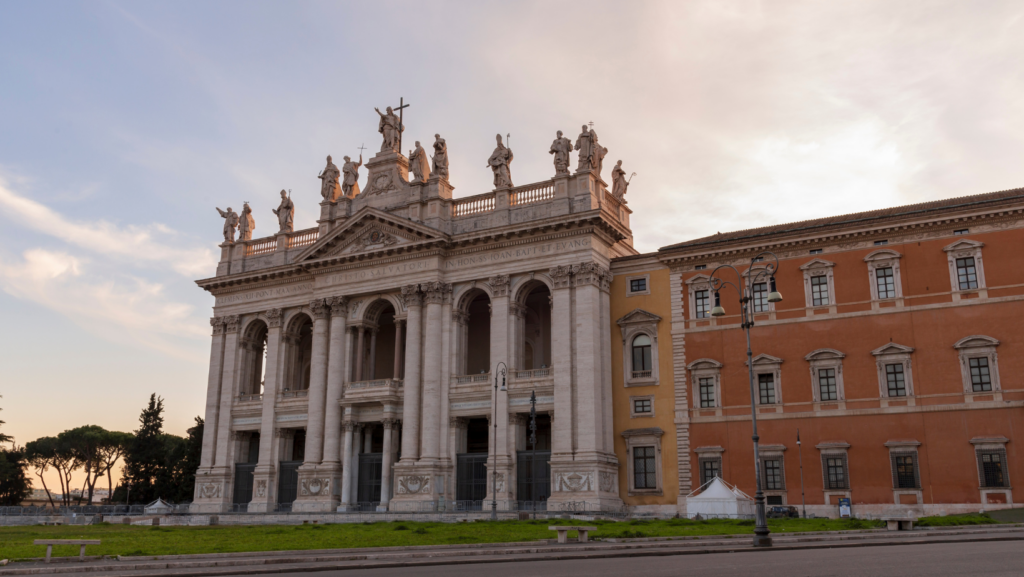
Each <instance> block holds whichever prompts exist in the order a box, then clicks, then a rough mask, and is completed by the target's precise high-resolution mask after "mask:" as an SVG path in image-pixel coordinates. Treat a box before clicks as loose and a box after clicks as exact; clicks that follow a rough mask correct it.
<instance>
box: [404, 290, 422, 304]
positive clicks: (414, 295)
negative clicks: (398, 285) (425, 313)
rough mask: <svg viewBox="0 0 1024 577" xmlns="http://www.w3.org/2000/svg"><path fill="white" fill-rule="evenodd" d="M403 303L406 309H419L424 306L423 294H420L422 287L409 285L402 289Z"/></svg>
mask: <svg viewBox="0 0 1024 577" xmlns="http://www.w3.org/2000/svg"><path fill="white" fill-rule="evenodd" d="M402 302H403V303H404V304H405V308H410V307H418V306H420V305H422V304H423V293H421V292H420V285H418V284H407V285H405V286H403V287H402Z"/></svg>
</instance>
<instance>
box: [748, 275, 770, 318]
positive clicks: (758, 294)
mask: <svg viewBox="0 0 1024 577" xmlns="http://www.w3.org/2000/svg"><path fill="white" fill-rule="evenodd" d="M750 302H751V303H752V307H753V310H754V312H755V313H766V312H768V309H769V305H770V304H771V303H769V302H768V283H767V282H756V283H754V285H753V291H752V294H751V295H750Z"/></svg>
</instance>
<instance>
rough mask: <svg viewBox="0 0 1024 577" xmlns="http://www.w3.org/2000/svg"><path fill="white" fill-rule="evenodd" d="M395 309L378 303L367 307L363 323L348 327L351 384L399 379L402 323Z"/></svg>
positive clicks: (389, 304)
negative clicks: (350, 330)
mask: <svg viewBox="0 0 1024 577" xmlns="http://www.w3.org/2000/svg"><path fill="white" fill-rule="evenodd" d="M395 317H396V312H395V307H394V305H392V304H391V303H390V302H389V301H386V300H379V301H377V302H375V303H373V304H371V305H370V306H369V308H368V309H367V312H366V315H365V317H364V319H363V323H361V324H359V325H356V326H354V327H352V330H353V335H352V337H353V343H354V344H353V347H352V348H353V359H352V365H351V366H352V380H353V381H369V380H374V379H400V378H402V368H403V364H404V358H403V357H404V356H405V351H404V347H405V331H404V324H405V321H404V320H403V319H396V318H395Z"/></svg>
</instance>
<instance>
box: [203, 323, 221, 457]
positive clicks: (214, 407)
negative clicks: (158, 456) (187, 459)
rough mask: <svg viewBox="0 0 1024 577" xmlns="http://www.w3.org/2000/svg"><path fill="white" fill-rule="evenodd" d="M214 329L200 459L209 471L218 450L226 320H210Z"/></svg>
mask: <svg viewBox="0 0 1024 577" xmlns="http://www.w3.org/2000/svg"><path fill="white" fill-rule="evenodd" d="M210 326H211V327H213V338H212V339H211V340H212V342H211V344H210V373H209V376H208V377H207V384H206V420H205V421H204V422H205V423H206V426H205V427H204V428H203V452H202V456H201V457H200V458H199V468H200V469H209V468H210V467H212V466H213V462H214V453H216V450H217V421H218V415H219V414H220V388H221V379H222V378H223V377H224V318H223V317H213V318H211V319H210Z"/></svg>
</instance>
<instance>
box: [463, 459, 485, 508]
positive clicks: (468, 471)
mask: <svg viewBox="0 0 1024 577" xmlns="http://www.w3.org/2000/svg"><path fill="white" fill-rule="evenodd" d="M455 458H456V485H455V498H456V499H457V500H459V501H483V500H484V498H486V497H487V453H463V454H461V455H456V456H455Z"/></svg>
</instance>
